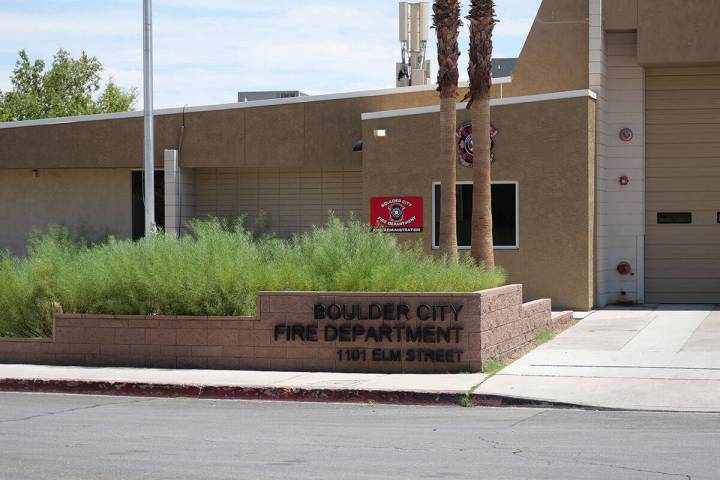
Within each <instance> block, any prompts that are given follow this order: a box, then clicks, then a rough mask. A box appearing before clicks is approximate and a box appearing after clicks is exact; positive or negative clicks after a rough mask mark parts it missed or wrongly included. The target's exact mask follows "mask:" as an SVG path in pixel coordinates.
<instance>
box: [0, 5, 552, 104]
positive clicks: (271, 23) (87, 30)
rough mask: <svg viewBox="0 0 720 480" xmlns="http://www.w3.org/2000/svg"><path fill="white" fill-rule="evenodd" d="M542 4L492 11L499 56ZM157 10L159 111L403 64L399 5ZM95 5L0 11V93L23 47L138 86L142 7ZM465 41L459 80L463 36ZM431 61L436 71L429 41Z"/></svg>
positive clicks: (355, 79)
mask: <svg viewBox="0 0 720 480" xmlns="http://www.w3.org/2000/svg"><path fill="white" fill-rule="evenodd" d="M539 2H540V0H513V2H503V3H501V2H498V3H499V6H498V16H499V18H500V20H501V22H500V23H499V24H498V26H497V28H496V32H495V36H494V38H495V52H496V56H512V55H517V54H518V53H519V51H520V48H521V46H522V43H523V41H524V38H525V36H526V35H527V32H528V30H529V28H530V26H531V24H532V19H533V18H534V14H535V10H536V9H537V5H538V4H539ZM28 3H31V2H28ZM153 3H154V7H155V15H154V34H155V99H156V106H158V107H168V106H177V105H183V104H186V103H187V104H191V105H194V104H209V103H226V102H232V101H234V100H235V98H236V92H237V91H239V90H252V89H276V88H277V89H280V88H282V89H286V88H287V89H300V90H304V91H307V92H318V93H320V92H339V91H351V90H359V89H370V88H384V87H391V86H393V85H394V79H393V76H394V65H395V62H396V61H397V59H398V57H399V44H398V42H397V32H396V29H397V19H396V16H397V7H396V2H395V0H365V1H363V2H357V1H347V0H345V1H343V0H336V1H329V0H307V1H302V2H298V1H290V0H276V1H274V2H267V1H259V0H258V1H250V0H203V2H198V1H197V0H154V2H153ZM508 3H511V4H512V5H511V6H508ZM68 5H70V6H68ZM86 5H92V8H83V7H84V6H86ZM98 5H102V4H98V3H95V2H90V1H89V0H76V1H74V2H60V1H55V2H53V3H52V7H53V8H45V9H43V10H33V9H32V8H30V7H28V8H27V9H24V8H18V7H17V6H14V7H13V9H12V11H3V6H2V4H0V17H2V18H3V29H2V30H0V88H7V87H8V83H7V81H6V79H7V77H8V75H9V74H10V72H11V71H12V68H13V66H14V58H15V53H16V52H17V50H19V49H21V48H26V49H28V51H29V53H30V55H31V56H34V57H37V56H40V57H42V58H45V59H48V60H49V59H50V58H51V57H52V54H53V53H54V52H55V51H56V50H57V49H58V48H60V47H63V48H66V49H68V50H70V51H71V52H72V53H73V54H78V53H79V52H80V51H81V50H83V49H84V50H86V51H88V53H89V54H91V55H95V56H97V57H98V58H99V59H100V60H101V61H102V62H103V65H105V75H106V77H110V76H111V77H113V79H114V80H115V81H116V82H117V83H118V84H120V85H121V86H124V87H141V85H142V38H141V33H142V24H141V21H142V12H141V11H139V10H140V9H139V8H138V1H137V0H132V1H130V0H127V1H116V2H113V3H112V7H111V8H108V10H103V9H102V6H100V7H99V6H98ZM503 9H504V10H503ZM506 12H507V13H506ZM431 35H432V33H431ZM461 41H462V46H461V50H463V55H462V56H461V69H462V71H463V73H464V71H465V70H466V68H467V64H466V60H467V54H466V49H467V46H466V45H467V31H466V29H463V32H462V35H461ZM428 56H429V58H431V59H432V60H433V63H435V56H436V52H435V48H434V42H431V45H430V46H429V51H428ZM465 76H466V75H465Z"/></svg>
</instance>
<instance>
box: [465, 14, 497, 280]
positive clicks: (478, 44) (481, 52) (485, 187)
mask: <svg viewBox="0 0 720 480" xmlns="http://www.w3.org/2000/svg"><path fill="white" fill-rule="evenodd" d="M467 19H468V20H470V62H469V64H468V74H469V76H470V91H469V92H468V95H467V96H468V98H469V99H470V101H469V102H468V108H469V109H470V118H471V120H472V127H473V169H474V170H473V213H472V256H473V257H474V258H475V260H476V261H477V262H478V263H483V264H485V268H487V269H488V270H490V269H494V268H495V252H494V251H493V236H492V229H493V224H492V195H491V192H492V189H491V183H490V86H491V83H492V77H491V73H492V34H493V29H494V27H495V2H494V0H471V2H470V14H469V15H468V17H467Z"/></svg>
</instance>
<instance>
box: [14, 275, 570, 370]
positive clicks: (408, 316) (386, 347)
mask: <svg viewBox="0 0 720 480" xmlns="http://www.w3.org/2000/svg"><path fill="white" fill-rule="evenodd" d="M316 304H321V305H324V306H325V307H330V308H329V312H325V313H326V318H322V319H319V318H316V317H317V316H318V315H316V313H318V312H316V307H315V305H316ZM371 304H373V305H375V306H374V307H370V305H371ZM334 305H337V306H342V305H345V306H346V311H348V312H350V313H353V312H360V314H361V316H367V315H370V314H376V315H377V314H378V312H380V313H381V317H382V318H378V319H361V320H358V319H352V320H349V321H348V320H345V319H344V318H343V317H341V318H339V319H335V320H333V319H331V318H327V314H328V313H329V314H330V316H331V317H335V316H337V314H338V313H339V311H338V308H337V307H335V306H334ZM355 305H357V306H358V307H355V308H357V310H355V311H354V310H353V306H355ZM460 305H462V306H461V307H460ZM318 308H319V307H318ZM453 309H457V310H458V312H457V314H456V313H455V312H454V310H453ZM320 310H322V309H320ZM257 311H258V313H257V316H256V317H202V316H199V317H188V316H181V317H175V316H160V315H158V316H122V315H93V314H58V315H56V316H55V319H54V329H53V337H52V338H43V339H14V338H2V339H0V363H27V364H45V365H87V366H127V367H155V368H210V369H242V370H288V371H293V370H296V371H342V372H406V373H443V372H448V371H479V370H480V368H481V365H482V363H483V362H487V361H488V360H490V359H497V358H501V357H503V356H507V355H509V354H511V353H512V352H514V351H516V350H518V349H519V348H523V347H524V346H526V345H527V344H528V343H529V342H531V341H532V340H533V339H534V338H535V336H536V335H537V332H539V331H540V330H541V329H543V328H547V327H550V326H551V322H553V321H555V320H553V319H552V318H551V314H550V301H549V300H538V301H535V302H530V303H526V304H523V303H522V286H521V285H508V286H504V287H499V288H495V289H490V290H484V291H480V292H474V293H326V292H320V293H318V292H260V293H258V303H257ZM433 313H434V314H435V318H434V319H433ZM426 317H427V318H426ZM557 318H560V317H557ZM562 318H564V319H565V320H567V316H565V317H562ZM570 318H571V317H570ZM276 337H277V338H276ZM353 337H355V338H353Z"/></svg>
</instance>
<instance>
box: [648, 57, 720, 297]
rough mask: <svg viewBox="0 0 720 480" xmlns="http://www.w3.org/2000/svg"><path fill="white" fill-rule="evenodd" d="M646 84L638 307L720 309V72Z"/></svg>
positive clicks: (691, 72) (651, 74)
mask: <svg viewBox="0 0 720 480" xmlns="http://www.w3.org/2000/svg"><path fill="white" fill-rule="evenodd" d="M645 80H646V94H645V95H646V102H645V103H646V105H645V108H646V114H645V115H646V166H645V168H646V186H645V188H646V194H645V205H646V223H647V228H646V237H645V238H646V245H645V276H646V278H645V299H646V301H647V302H649V303H720V67H703V68H682V69H680V68H673V69H670V68H656V69H648V70H647V71H646V79H645Z"/></svg>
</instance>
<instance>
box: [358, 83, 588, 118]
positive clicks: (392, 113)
mask: <svg viewBox="0 0 720 480" xmlns="http://www.w3.org/2000/svg"><path fill="white" fill-rule="evenodd" d="M580 97H589V98H592V99H593V100H597V94H596V93H595V92H593V91H592V90H569V91H567V92H557V93H542V94H539V95H525V96H521V97H506V98H497V99H494V100H490V106H491V107H495V106H502V105H516V104H520V103H534V102H547V101H551V100H563V99H566V98H580ZM466 107H467V102H460V103H458V104H457V109H458V110H461V109H464V108H466ZM439 111H440V106H439V105H431V106H428V107H415V108H403V109H399V110H385V111H382V112H368V113H363V114H362V119H363V121H364V120H375V119H378V118H391V117H405V116H408V115H424V114H427V113H437V112H439Z"/></svg>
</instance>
